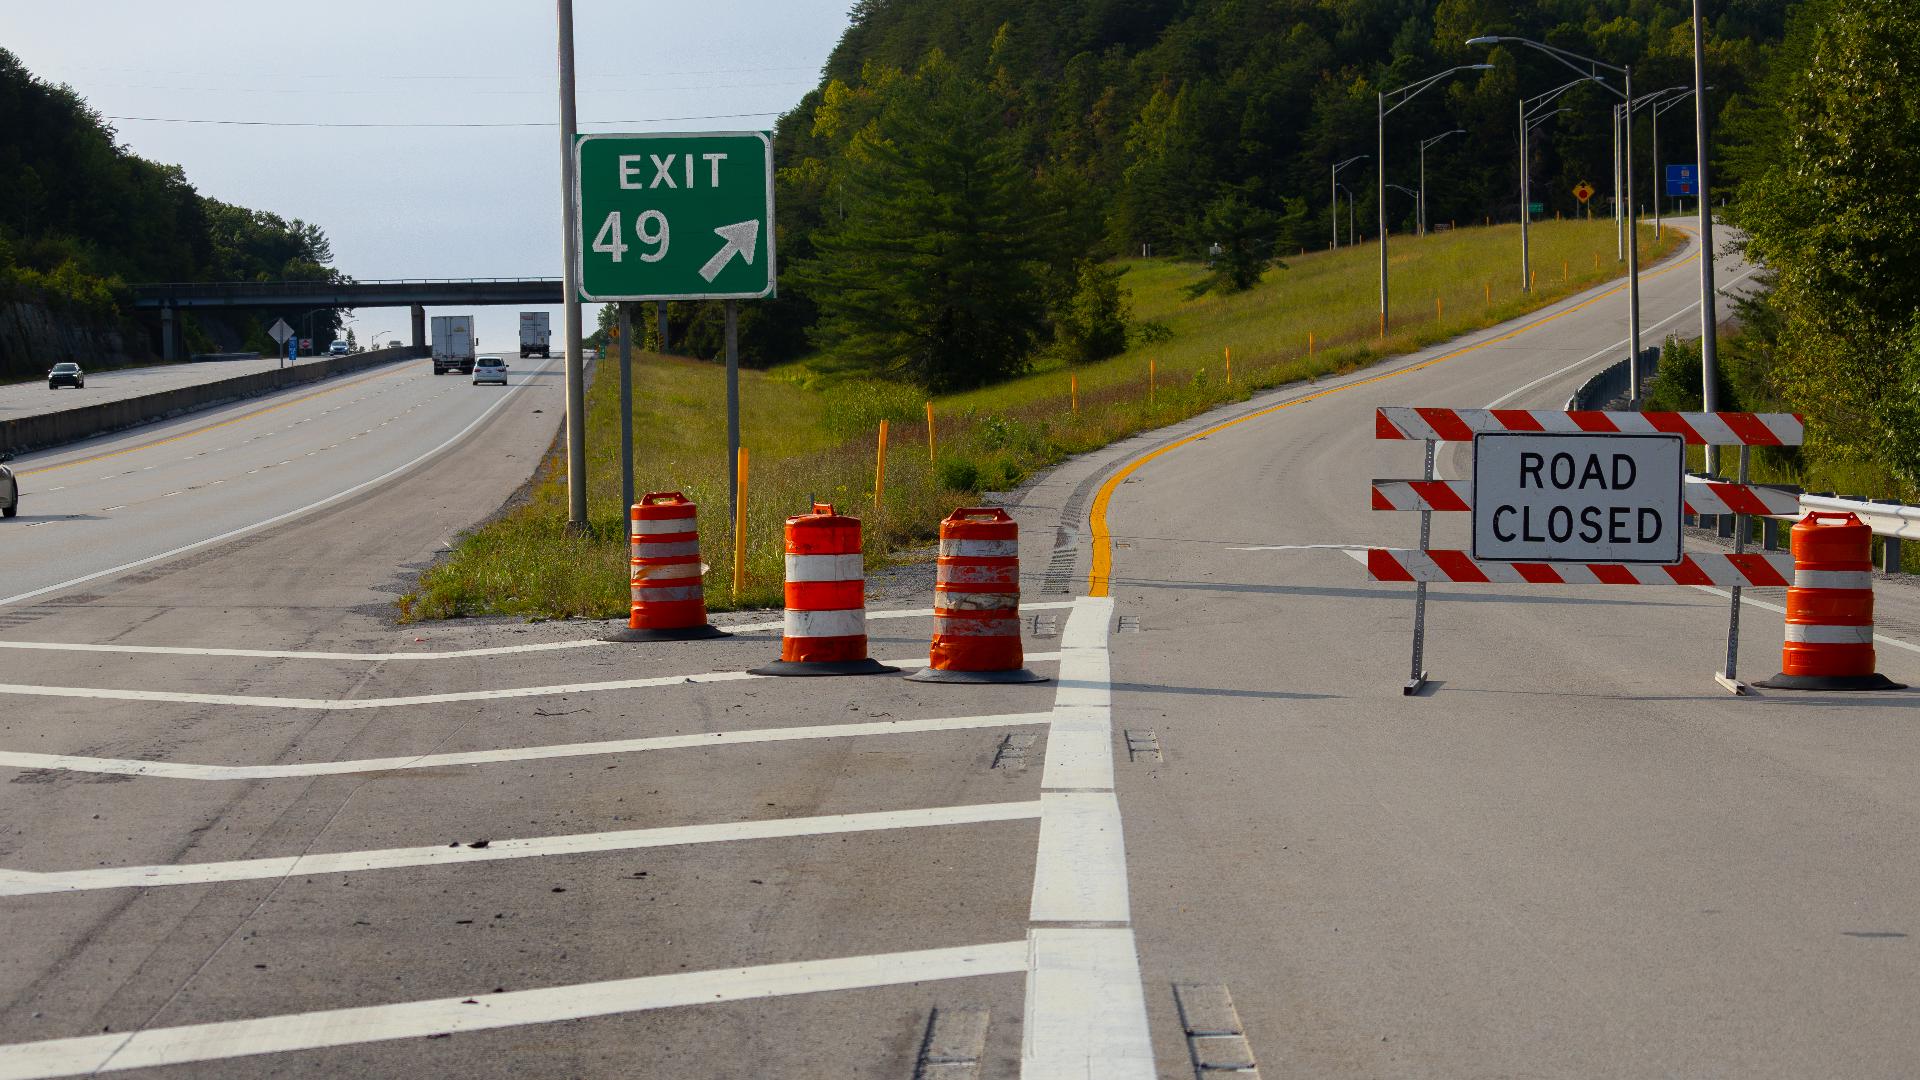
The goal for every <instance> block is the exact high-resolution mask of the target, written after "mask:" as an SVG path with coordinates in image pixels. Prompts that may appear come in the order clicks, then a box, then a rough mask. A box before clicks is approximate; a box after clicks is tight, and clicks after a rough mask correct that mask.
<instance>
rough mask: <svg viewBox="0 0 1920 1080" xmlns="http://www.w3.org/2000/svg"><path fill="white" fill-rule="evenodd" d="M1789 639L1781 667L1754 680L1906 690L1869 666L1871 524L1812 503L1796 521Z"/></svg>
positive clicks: (1789, 686) (1778, 685)
mask: <svg viewBox="0 0 1920 1080" xmlns="http://www.w3.org/2000/svg"><path fill="white" fill-rule="evenodd" d="M1896 542H1897V541H1889V543H1896ZM1786 638H1787V640H1786V642H1785V643H1784V644H1782V646H1781V648H1780V654H1781V656H1780V674H1778V675H1775V676H1774V677H1773V678H1771V679H1765V680H1762V681H1761V682H1757V683H1755V684H1754V685H1755V686H1765V687H1768V688H1770V689H1774V690H1902V689H1905V687H1903V686H1901V685H1900V684H1899V683H1896V682H1894V681H1892V680H1891V679H1888V678H1887V677H1886V676H1885V675H1882V674H1880V673H1879V672H1877V671H1875V670H1873V664H1874V655H1873V530H1872V529H1869V528H1868V527H1867V526H1866V525H1865V524H1864V523H1863V522H1862V521H1861V520H1860V519H1859V518H1857V517H1855V516H1854V515H1852V514H1845V513H1840V514H1836V513H1831V512H1828V511H1823V510H1815V511H1813V512H1812V513H1810V514H1808V515H1807V516H1806V517H1804V518H1802V519H1800V521H1799V522H1798V523H1797V524H1795V525H1794V527H1793V586H1792V587H1791V588H1789V589H1788V590H1787V633H1786Z"/></svg>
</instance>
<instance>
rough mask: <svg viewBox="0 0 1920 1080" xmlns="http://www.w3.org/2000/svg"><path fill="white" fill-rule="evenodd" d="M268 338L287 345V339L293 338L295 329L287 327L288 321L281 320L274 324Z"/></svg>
mask: <svg viewBox="0 0 1920 1080" xmlns="http://www.w3.org/2000/svg"><path fill="white" fill-rule="evenodd" d="M267 336H268V337H270V338H272V339H273V340H275V341H277V342H279V343H280V344H282V345H285V344H286V343H287V339H288V338H290V337H292V336H293V327H291V326H288V325H287V320H285V319H280V320H278V321H276V322H275V323H274V324H273V327H272V328H271V329H269V330H268V331H267Z"/></svg>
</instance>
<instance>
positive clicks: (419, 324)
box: [413, 304, 427, 349]
mask: <svg viewBox="0 0 1920 1080" xmlns="http://www.w3.org/2000/svg"><path fill="white" fill-rule="evenodd" d="M426 345H427V309H426V307H425V306H423V305H421V304H415V305H413V347H414V348H416V349H424V348H426Z"/></svg>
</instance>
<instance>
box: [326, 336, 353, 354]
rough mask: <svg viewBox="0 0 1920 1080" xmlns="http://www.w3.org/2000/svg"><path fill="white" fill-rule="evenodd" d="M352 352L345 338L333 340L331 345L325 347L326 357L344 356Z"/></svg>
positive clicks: (351, 347)
mask: <svg viewBox="0 0 1920 1080" xmlns="http://www.w3.org/2000/svg"><path fill="white" fill-rule="evenodd" d="M352 351H353V346H351V345H349V344H347V339H345V338H335V339H334V342H333V344H331V345H329V346H327V355H329V356H345V355H347V354H348V353H350V352H352Z"/></svg>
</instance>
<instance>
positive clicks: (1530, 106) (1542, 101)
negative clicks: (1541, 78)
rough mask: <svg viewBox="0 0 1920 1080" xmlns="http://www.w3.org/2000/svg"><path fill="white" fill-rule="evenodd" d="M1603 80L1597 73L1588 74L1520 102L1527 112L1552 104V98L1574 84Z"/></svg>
mask: <svg viewBox="0 0 1920 1080" xmlns="http://www.w3.org/2000/svg"><path fill="white" fill-rule="evenodd" d="M1605 81H1606V80H1604V79H1602V78H1601V77H1600V76H1598V75H1589V76H1587V77H1586V78H1584V79H1575V80H1573V81H1572V82H1570V83H1567V84H1565V85H1563V86H1556V87H1554V88H1553V89H1551V90H1549V91H1547V92H1546V93H1544V94H1535V95H1534V96H1533V97H1530V98H1527V99H1526V100H1525V101H1523V102H1522V103H1521V104H1523V105H1525V106H1526V107H1527V111H1528V112H1529V113H1532V112H1533V111H1534V110H1536V109H1543V108H1545V107H1546V106H1548V105H1550V104H1552V103H1553V101H1554V99H1556V98H1558V97H1559V96H1560V95H1562V94H1564V93H1566V92H1567V91H1569V90H1571V89H1573V88H1574V87H1576V86H1584V85H1586V84H1587V83H1590V82H1598V83H1603V82H1605Z"/></svg>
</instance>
